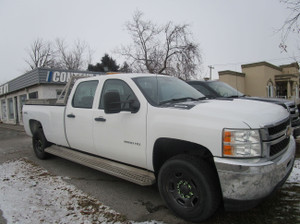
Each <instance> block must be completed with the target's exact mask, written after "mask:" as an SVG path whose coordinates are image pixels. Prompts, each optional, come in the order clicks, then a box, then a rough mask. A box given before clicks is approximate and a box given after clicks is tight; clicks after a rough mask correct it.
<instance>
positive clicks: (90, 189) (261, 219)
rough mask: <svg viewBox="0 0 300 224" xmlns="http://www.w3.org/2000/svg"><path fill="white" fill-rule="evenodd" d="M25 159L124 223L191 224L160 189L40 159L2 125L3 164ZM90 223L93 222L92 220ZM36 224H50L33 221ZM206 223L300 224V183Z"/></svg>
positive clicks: (26, 140) (16, 132) (58, 160)
mask: <svg viewBox="0 0 300 224" xmlns="http://www.w3.org/2000/svg"><path fill="white" fill-rule="evenodd" d="M297 142H298V143H297V160H300V141H297ZM23 158H26V161H30V162H29V163H30V164H31V163H32V164H34V166H37V167H40V168H42V169H45V170H46V171H47V172H49V173H50V174H51V175H53V176H59V177H62V179H63V181H65V182H66V183H67V184H70V185H72V186H74V187H75V188H76V189H79V190H81V191H82V192H84V193H86V194H87V195H89V196H90V197H92V198H94V199H95V200H98V201H99V202H101V203H102V204H104V205H106V206H109V207H110V208H111V209H113V210H114V211H116V212H117V213H119V214H121V216H122V220H119V221H121V223H128V222H133V221H135V222H145V221H150V220H156V221H157V222H158V221H159V222H164V223H178V224H179V223H180V224H185V223H187V222H185V221H183V220H181V219H179V218H177V217H175V216H174V215H173V214H172V213H171V212H170V211H169V210H168V209H167V208H166V207H165V205H164V202H163V201H162V200H161V198H160V196H159V192H158V190H157V187H156V186H152V187H141V186H138V185H135V184H132V183H129V182H126V181H123V180H121V179H119V178H115V177H112V176H109V175H106V174H103V173H101V172H98V171H95V170H92V169H89V168H87V167H84V166H81V165H78V164H76V163H72V162H70V161H67V160H64V159H61V158H58V157H52V158H50V159H49V160H45V161H41V160H38V159H37V158H36V157H35V156H34V154H33V151H32V148H31V139H30V138H29V137H27V136H26V135H25V133H24V132H22V131H19V130H12V129H8V128H7V127H6V126H3V125H0V165H1V164H3V163H5V162H7V161H16V160H19V159H23ZM299 168H300V167H299ZM2 181H3V180H2ZM0 191H1V189H0ZM16 203H17V202H16ZM3 206H5V205H3V204H0V209H1V210H0V223H7V220H6V219H5V214H3V213H4V212H3V211H4V209H3ZM86 206H88V204H87V205H86ZM128 220H132V221H128ZM86 221H87V223H93V222H92V220H86ZM20 223H22V222H20ZM32 223H49V222H47V220H43V222H41V221H37V220H32ZM152 223H155V222H152ZM204 223H207V224H211V223H214V224H215V223H216V224H225V223H226V224H227V223H231V224H240V223H243V224H248V223H249V224H250V223H251V224H253V223H272V224H277V223H278V224H279V223H280V224H281V223H285V224H289V223H291V224H292V223H300V184H299V183H292V182H288V183H286V184H285V185H284V186H283V187H282V188H281V189H280V190H279V191H277V192H276V193H274V195H272V196H271V197H270V198H268V199H267V200H265V201H264V202H263V203H262V204H261V205H259V206H258V207H256V208H254V209H252V210H249V211H246V212H224V211H222V210H221V209H220V210H219V211H218V212H217V214H216V215H215V216H214V217H212V218H211V219H210V220H208V221H206V222H204Z"/></svg>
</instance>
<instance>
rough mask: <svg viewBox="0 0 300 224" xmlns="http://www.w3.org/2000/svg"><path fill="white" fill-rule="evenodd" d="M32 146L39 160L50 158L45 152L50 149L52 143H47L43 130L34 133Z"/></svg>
mask: <svg viewBox="0 0 300 224" xmlns="http://www.w3.org/2000/svg"><path fill="white" fill-rule="evenodd" d="M32 146H33V150H34V153H35V155H36V156H37V157H38V158H39V159H47V158H48V157H49V154H48V153H46V152H45V148H47V147H49V146H50V143H49V142H48V141H47V139H46V137H45V135H44V132H43V130H42V129H41V128H40V129H38V130H37V131H36V132H35V133H34V135H33V137H32Z"/></svg>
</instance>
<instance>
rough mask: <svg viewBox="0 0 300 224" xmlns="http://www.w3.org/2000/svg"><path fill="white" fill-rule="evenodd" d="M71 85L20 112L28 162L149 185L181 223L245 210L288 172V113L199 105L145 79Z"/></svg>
mask: <svg viewBox="0 0 300 224" xmlns="http://www.w3.org/2000/svg"><path fill="white" fill-rule="evenodd" d="M70 83H72V81H71V82H70ZM70 83H69V84H68V85H67V86H66V89H65V90H64V92H63V93H62V99H58V100H57V101H55V100H29V101H28V102H27V103H26V105H24V107H23V117H24V128H25V131H26V133H27V134H28V135H29V136H31V137H32V144H33V149H34V152H35V154H36V156H37V157H38V158H40V159H46V158H47V156H48V155H49V154H54V155H57V156H60V157H62V158H65V159H69V160H71V161H74V162H77V163H80V164H83V165H86V166H89V167H91V168H94V169H97V170H99V171H102V172H106V173H109V174H111V175H115V176H117V177H120V178H123V179H125V180H128V181H132V182H134V183H137V184H140V185H143V186H145V185H152V184H154V183H155V182H156V181H157V183H158V188H159V191H160V194H161V196H162V198H163V199H164V201H165V203H166V204H167V206H168V207H169V208H170V209H171V210H172V211H174V213H175V214H177V215H178V216H180V217H181V218H183V219H186V220H189V221H193V222H199V221H203V220H205V219H207V218H209V217H210V216H212V215H213V214H214V213H215V211H216V210H217V209H218V208H219V207H220V206H223V205H224V206H225V208H226V209H228V210H233V209H238V210H241V209H249V208H252V207H253V206H255V205H257V204H258V203H259V202H260V201H262V200H263V199H264V198H266V197H267V196H269V195H270V194H271V193H272V192H273V191H275V190H276V189H277V188H278V187H280V186H281V185H282V184H284V182H285V180H286V179H287V177H288V176H289V174H290V173H291V171H292V169H293V164H294V159H295V149H296V144H295V140H294V137H293V136H292V135H291V126H290V118H289V113H288V112H287V111H286V110H285V109H284V108H282V107H280V106H278V105H274V104H269V103H265V102H258V101H249V102H246V101H245V100H234V101H230V100H223V101H221V102H220V101H219V100H206V99H205V97H204V95H203V94H201V93H200V92H198V91H197V90H195V89H194V88H192V87H191V86H189V85H188V84H187V83H185V82H183V81H181V80H179V79H177V78H174V77H170V76H162V75H153V74H119V75H117V74H115V75H101V76H96V77H91V78H83V79H78V80H77V81H76V82H75V84H74V86H73V85H72V84H70ZM72 86H73V87H72ZM262 111H266V112H267V113H261V112H262ZM99 187H101V186H99Z"/></svg>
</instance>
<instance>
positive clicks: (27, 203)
mask: <svg viewBox="0 0 300 224" xmlns="http://www.w3.org/2000/svg"><path fill="white" fill-rule="evenodd" d="M0 192H1V194H0V209H1V210H2V212H3V217H4V218H5V219H6V220H7V222H8V223H24V224H26V223H28V224H31V223H84V224H88V223H116V224H118V223H126V224H127V223H135V222H132V221H128V220H127V219H126V217H125V216H124V215H121V214H119V213H117V212H116V211H114V210H112V209H110V208H109V207H107V206H105V205H103V204H102V203H101V202H99V201H98V200H96V199H94V198H92V197H91V196H88V195H87V194H85V193H84V192H82V191H81V190H79V189H77V188H76V187H75V186H73V185H70V184H68V183H66V182H65V181H63V178H62V177H58V176H55V175H52V174H51V173H49V172H48V171H47V170H45V169H42V168H41V167H39V166H37V165H36V164H34V163H32V162H31V161H29V160H26V159H20V160H16V161H10V162H6V163H3V164H1V165H0ZM159 223H162V222H156V221H149V222H142V223H140V224H159ZM135 224H137V223H135Z"/></svg>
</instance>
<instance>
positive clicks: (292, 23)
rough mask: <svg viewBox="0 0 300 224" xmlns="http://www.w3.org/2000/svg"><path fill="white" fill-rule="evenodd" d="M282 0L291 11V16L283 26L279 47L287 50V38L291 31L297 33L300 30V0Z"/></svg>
mask: <svg viewBox="0 0 300 224" xmlns="http://www.w3.org/2000/svg"><path fill="white" fill-rule="evenodd" d="M280 2H282V3H284V4H286V6H287V8H288V9H289V10H290V11H291V13H290V15H289V17H288V18H287V19H286V20H285V21H284V24H283V26H282V28H281V29H280V30H281V33H282V37H281V43H280V45H279V47H280V48H281V49H282V50H283V51H285V52H286V51H287V45H286V40H287V38H288V36H289V35H290V33H291V32H292V33H297V34H299V32H300V27H299V23H298V19H299V17H300V0H280Z"/></svg>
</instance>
